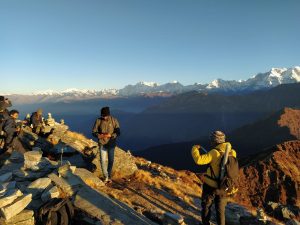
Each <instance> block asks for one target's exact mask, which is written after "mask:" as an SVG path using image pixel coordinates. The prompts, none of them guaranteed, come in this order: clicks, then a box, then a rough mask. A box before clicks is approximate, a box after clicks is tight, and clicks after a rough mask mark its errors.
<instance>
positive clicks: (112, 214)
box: [74, 187, 155, 225]
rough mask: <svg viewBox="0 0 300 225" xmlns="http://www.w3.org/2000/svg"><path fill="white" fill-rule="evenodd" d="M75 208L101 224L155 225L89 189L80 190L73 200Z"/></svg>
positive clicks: (129, 209)
mask: <svg viewBox="0 0 300 225" xmlns="http://www.w3.org/2000/svg"><path fill="white" fill-rule="evenodd" d="M74 205H75V207H77V208H79V209H80V210H82V211H83V212H86V213H87V214H89V215H91V216H92V217H94V218H97V219H98V220H100V222H102V223H103V224H113V223H116V221H119V222H120V224H130V225H146V224H148V225H149V224H153V225H154V224H155V223H153V222H152V221H150V220H149V219H147V218H146V217H144V216H142V215H140V214H138V213H137V212H136V211H134V210H133V209H131V208H130V207H128V206H127V205H125V204H124V203H122V202H120V201H118V200H115V199H111V198H109V197H108V196H107V195H106V194H104V193H101V192H99V191H96V190H94V189H92V188H90V187H85V188H82V189H81V190H80V191H79V192H78V193H77V195H76V197H75V200H74Z"/></svg>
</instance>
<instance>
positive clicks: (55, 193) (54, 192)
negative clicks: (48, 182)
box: [41, 186, 60, 202]
mask: <svg viewBox="0 0 300 225" xmlns="http://www.w3.org/2000/svg"><path fill="white" fill-rule="evenodd" d="M59 196H60V192H59V189H58V188H57V187H56V186H54V187H52V188H50V189H49V190H46V191H45V192H44V193H43V194H42V197H41V199H42V201H43V202H48V201H49V200H50V199H53V198H59Z"/></svg>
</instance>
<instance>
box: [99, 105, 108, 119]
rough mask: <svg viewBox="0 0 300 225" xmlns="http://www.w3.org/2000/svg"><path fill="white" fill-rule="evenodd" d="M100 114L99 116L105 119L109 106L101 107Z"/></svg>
mask: <svg viewBox="0 0 300 225" xmlns="http://www.w3.org/2000/svg"><path fill="white" fill-rule="evenodd" d="M100 114H101V117H102V118H103V119H107V118H108V117H109V116H110V110H109V107H108V106H106V107H103V108H102V109H101V112H100Z"/></svg>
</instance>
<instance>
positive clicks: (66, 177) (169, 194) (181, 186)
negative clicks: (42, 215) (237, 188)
mask: <svg viewBox="0 0 300 225" xmlns="http://www.w3.org/2000/svg"><path fill="white" fill-rule="evenodd" d="M51 128H52V132H51V134H50V135H49V136H48V137H47V138H43V137H38V136H37V135H35V134H33V133H32V132H31V131H30V128H29V127H26V128H25V129H24V131H23V132H24V134H23V136H22V139H21V140H22V141H23V143H24V144H25V145H26V146H27V147H28V148H35V149H34V151H29V152H27V153H26V155H29V156H31V157H29V156H23V155H21V154H20V153H19V154H18V153H16V152H14V153H13V154H12V155H11V156H10V157H9V158H8V159H7V160H6V161H5V162H4V163H0V176H1V181H3V179H5V181H4V182H6V181H10V182H12V183H14V184H15V186H16V188H17V189H18V190H19V189H21V190H22V192H23V193H24V196H25V195H26V196H27V193H28V189H27V185H28V184H31V182H32V181H34V182H37V180H38V179H40V178H43V180H45V179H46V180H48V181H49V182H50V183H51V185H54V187H55V189H56V193H57V194H58V195H57V196H56V197H54V198H59V199H61V198H67V197H72V203H73V205H74V207H75V218H74V220H75V222H74V224H99V223H101V224H103V225H111V224H114V225H122V224H124V225H135V224H136V225H142V224H145V225H146V224H148V225H152V224H153V225H154V224H178V225H184V224H188V225H196V224H199V221H200V210H201V209H200V195H201V183H202V182H201V180H200V178H199V177H198V176H197V175H196V174H194V173H192V172H189V171H176V170H174V169H172V168H169V167H164V166H162V165H159V164H156V163H151V162H149V161H147V160H145V159H142V158H135V157H133V156H132V155H131V154H130V153H129V152H124V151H122V150H121V149H119V148H117V150H116V155H115V157H116V159H115V164H114V169H113V182H112V183H111V184H107V185H104V183H103V182H102V181H101V180H100V179H99V178H98V177H97V176H98V175H100V177H102V176H101V173H100V174H98V172H99V171H98V170H99V168H100V162H99V155H97V154H95V152H94V151H97V149H96V146H97V143H96V142H94V141H93V140H90V139H88V138H86V137H85V136H83V135H81V134H78V133H74V132H71V131H69V130H68V127H67V126H66V125H62V124H58V123H55V124H54V125H53V126H51ZM62 148H63V149H64V154H63V162H60V161H53V160H49V158H46V157H42V152H41V151H40V150H42V151H43V153H44V154H43V155H44V156H48V157H51V159H55V158H56V157H55V154H57V155H58V156H59V157H58V159H59V160H60V154H61V149H62ZM89 152H93V153H92V154H90V153H89ZM49 153H50V154H49ZM37 156H39V157H37ZM85 157H87V158H89V159H88V160H87V159H85ZM91 158H93V160H92V161H90V160H91ZM67 161H69V162H70V163H71V165H70V163H69V162H67ZM88 161H89V162H90V163H92V164H94V163H95V166H96V167H97V169H96V170H95V171H94V173H93V174H92V173H90V172H89V171H87V170H86V169H84V168H82V167H83V166H82V165H85V163H87V162H88ZM84 162H85V163H84ZM32 165H35V166H34V169H33V168H32V167H31V166H32ZM89 165H90V164H89ZM86 166H88V165H86ZM88 167H89V166H88ZM95 175H97V176H95ZM49 179H50V180H49ZM1 188H2V187H1ZM38 190H39V192H40V194H42V193H43V194H44V191H45V192H47V191H48V189H46V190H45V188H40V187H39V189H38ZM1 191H2V192H3V188H2V189H1ZM5 191H7V190H5ZM2 192H1V193H2ZM8 193H10V192H8ZM28 196H29V197H30V199H29V200H28V202H27V203H26V204H23V205H22V208H21V210H23V209H24V208H25V210H24V211H23V212H21V213H23V214H25V213H26V212H28V210H29V211H30V212H31V214H30V218H28V219H29V220H30V221H27V220H26V222H27V223H26V224H28V225H34V224H35V222H34V221H35V219H38V218H37V217H35V218H34V215H36V213H37V212H38V210H39V209H40V208H41V207H42V206H44V205H45V204H47V203H49V201H50V200H49V199H46V200H44V198H43V199H42V201H41V198H42V197H41V195H37V194H36V193H35V196H34V199H31V196H30V195H28ZM29 197H28V198H29ZM4 198H5V196H4ZM0 200H1V201H2V203H3V196H2V195H0ZM18 202H19V199H17V200H16V201H15V202H12V203H11V202H5V209H6V208H7V209H8V207H10V204H12V205H14V204H18ZM28 204H29V205H28ZM33 212H35V214H34V213H33ZM16 214H17V215H16ZM226 214H227V222H228V224H230V225H231V224H232V225H238V224H246V223H239V220H240V218H244V217H245V218H249V217H252V215H251V213H250V212H249V211H248V210H247V209H246V208H244V207H241V206H239V205H237V204H234V203H231V204H229V206H228V210H227V212H226ZM238 214H239V216H238ZM6 215H16V216H13V217H12V219H16V217H18V215H19V211H18V212H11V211H9V212H8V210H7V212H6ZM212 220H213V221H215V216H214V215H213V217H212ZM0 224H7V223H6V220H5V218H3V217H2V216H0ZM44 224H45V223H44Z"/></svg>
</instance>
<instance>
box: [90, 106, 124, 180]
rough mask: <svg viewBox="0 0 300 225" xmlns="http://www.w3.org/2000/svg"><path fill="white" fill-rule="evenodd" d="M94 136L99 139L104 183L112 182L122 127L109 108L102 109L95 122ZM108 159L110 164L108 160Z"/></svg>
mask: <svg viewBox="0 0 300 225" xmlns="http://www.w3.org/2000/svg"><path fill="white" fill-rule="evenodd" d="M92 133H93V136H94V137H97V138H98V144H99V150H100V163H101V169H102V173H103V176H104V181H105V182H106V183H107V182H111V175H112V168H113V164H114V154H115V147H116V140H117V137H118V136H120V125H119V122H118V120H117V119H116V118H114V117H112V116H111V115H110V110H109V107H103V108H102V109H101V117H100V118H98V119H97V120H96V121H95V124H94V127H93V131H92ZM107 157H108V164H107V163H106V158H107Z"/></svg>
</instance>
